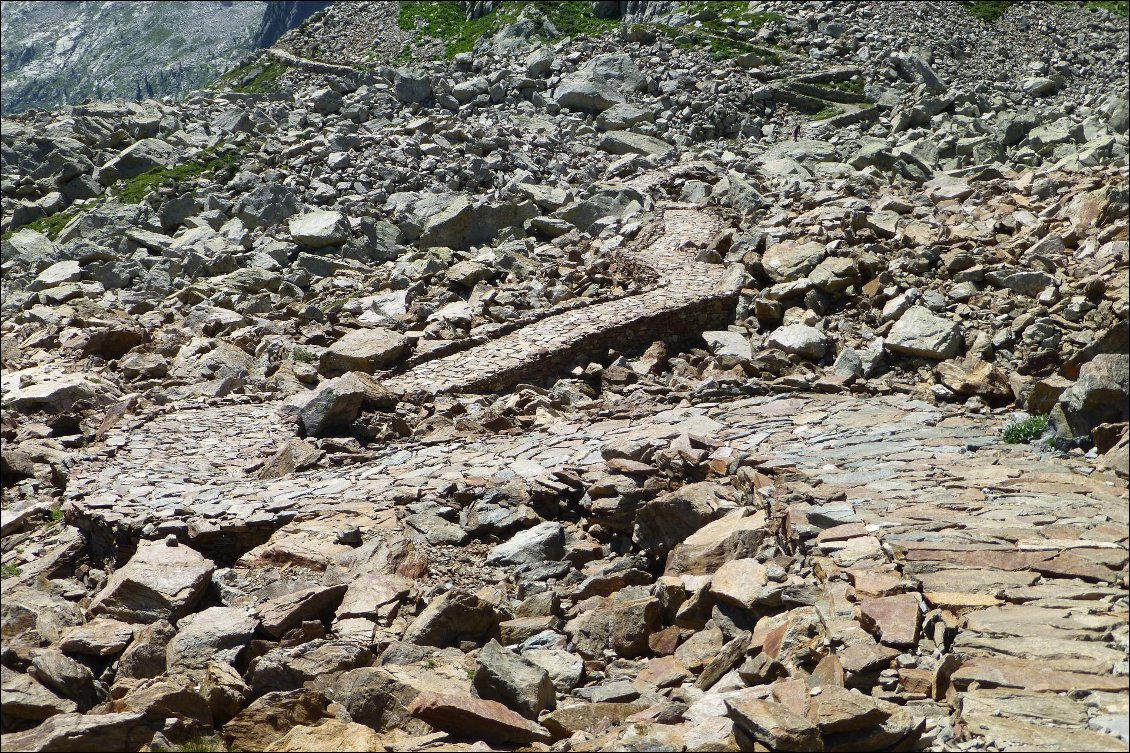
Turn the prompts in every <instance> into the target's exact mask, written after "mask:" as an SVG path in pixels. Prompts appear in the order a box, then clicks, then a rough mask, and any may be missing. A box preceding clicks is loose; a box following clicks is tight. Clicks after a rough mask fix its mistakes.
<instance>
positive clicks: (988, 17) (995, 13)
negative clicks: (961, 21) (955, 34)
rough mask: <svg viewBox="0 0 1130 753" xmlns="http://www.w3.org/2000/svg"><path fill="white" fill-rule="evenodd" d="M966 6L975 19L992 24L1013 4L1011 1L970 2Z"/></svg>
mask: <svg viewBox="0 0 1130 753" xmlns="http://www.w3.org/2000/svg"><path fill="white" fill-rule="evenodd" d="M964 5H965V9H966V10H967V11H969V12H970V13H971V14H972V15H973V16H974V17H975V18H979V19H981V20H982V21H984V22H985V23H990V24H991V23H992V22H993V21H996V20H997V19H998V18H1000V17H1001V16H1003V15H1004V12H1005V11H1006V10H1008V8H1009V6H1010V5H1012V2H1011V1H1010V0H970V2H966V3H965V4H964Z"/></svg>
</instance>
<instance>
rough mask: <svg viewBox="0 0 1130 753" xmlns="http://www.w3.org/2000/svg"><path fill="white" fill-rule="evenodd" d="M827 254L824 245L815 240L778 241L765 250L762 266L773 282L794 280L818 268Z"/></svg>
mask: <svg viewBox="0 0 1130 753" xmlns="http://www.w3.org/2000/svg"><path fill="white" fill-rule="evenodd" d="M826 255H827V252H826V251H825V250H824V245H823V244H821V243H816V242H815V241H811V242H808V243H802V244H799V245H798V244H795V243H791V242H786V243H777V244H775V245H773V246H770V247H769V248H767V249H766V250H765V254H764V255H763V256H762V259H761V266H762V267H763V268H764V269H765V274H767V275H769V279H771V280H773V282H792V281H793V280H799V279H800V278H802V277H805V276H806V275H808V273H809V272H811V271H812V270H814V269H816V265H818V264H819V263H820V262H821V261H823V259H824V257H825V256H826Z"/></svg>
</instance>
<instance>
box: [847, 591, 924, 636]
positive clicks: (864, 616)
mask: <svg viewBox="0 0 1130 753" xmlns="http://www.w3.org/2000/svg"><path fill="white" fill-rule="evenodd" d="M920 604H921V603H920V601H919V598H918V596H917V595H915V594H899V595H897V596H883V597H880V598H878V599H864V600H863V601H861V602H860V603H859V613H860V621H861V622H862V623H863V626H864V627H865V628H867V629H868V630H870V631H871V632H872V633H873V634H875V635H876V637H877V638H878V639H879V641H880V642H881V643H884V644H886V645H888V646H899V647H905V646H913V645H914V644H915V643H917V642H918V628H919V626H920V625H921V624H922V611H921V608H920Z"/></svg>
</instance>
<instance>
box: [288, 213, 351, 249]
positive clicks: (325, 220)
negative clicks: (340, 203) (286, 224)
mask: <svg viewBox="0 0 1130 753" xmlns="http://www.w3.org/2000/svg"><path fill="white" fill-rule="evenodd" d="M290 237H291V238H292V239H293V240H294V242H295V243H297V244H298V245H299V246H302V247H303V248H308V249H316V248H324V247H326V246H340V245H341V244H342V243H345V242H346V241H347V240H349V237H350V230H349V220H348V219H346V217H345V215H344V214H342V213H341V212H307V213H306V214H302V215H298V216H295V217H291V218H290Z"/></svg>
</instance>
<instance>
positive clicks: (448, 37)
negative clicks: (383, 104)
mask: <svg viewBox="0 0 1130 753" xmlns="http://www.w3.org/2000/svg"><path fill="white" fill-rule="evenodd" d="M528 6H533V7H534V8H536V9H537V10H539V11H541V12H542V14H544V15H545V17H546V18H547V19H548V20H549V21H550V23H552V24H553V27H554V28H555V29H557V36H563V37H575V36H582V35H598V34H604V33H606V32H609V31H612V30H614V29H616V28H617V27H618V26H619V25H620V22H619V21H618V20H617V19H614V18H597V17H596V16H594V15H593V14H592V7H591V5H590V4H589V3H588V2H574V1H572V0H570V1H567V2H545V0H528V1H526V2H515V3H507V4H506V5H503V6H502V7H500V8H499V9H497V10H495V11H491V12H490V13H487V14H485V15H483V16H480V17H479V18H476V19H473V20H471V21H468V20H466V17H465V16H464V13H463V11H462V10H460V8H459V5H458V4H457V3H452V2H436V1H435V0H405V1H403V2H401V3H400V15H399V16H398V17H397V25H398V26H400V28H401V29H403V30H404V31H416V30H417V28H418V29H419V33H421V34H423V35H425V36H429V37H434V38H436V39H438V40H440V41H442V42H443V43H444V57H446V58H453V57H455V56H456V55H458V54H459V53H461V52H470V51H471V50H472V49H473V48H474V46H475V42H477V41H479V39H480V38H482V37H484V36H491V35H493V34H494V33H495V32H497V31H498V30H499V29H501V28H502V27H503V26H506V25H507V24H511V23H514V22H515V21H517V20H518V18H519V16H521V14H522V11H523V10H524V9H525V8H526V7H528ZM537 36H539V37H541V38H543V39H547V38H549V37H550V36H551V35H550V34H549V33H548V31H547V30H546V29H544V28H543V29H540V30H539V31H538V32H537ZM401 57H407V55H405V54H402V55H401Z"/></svg>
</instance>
